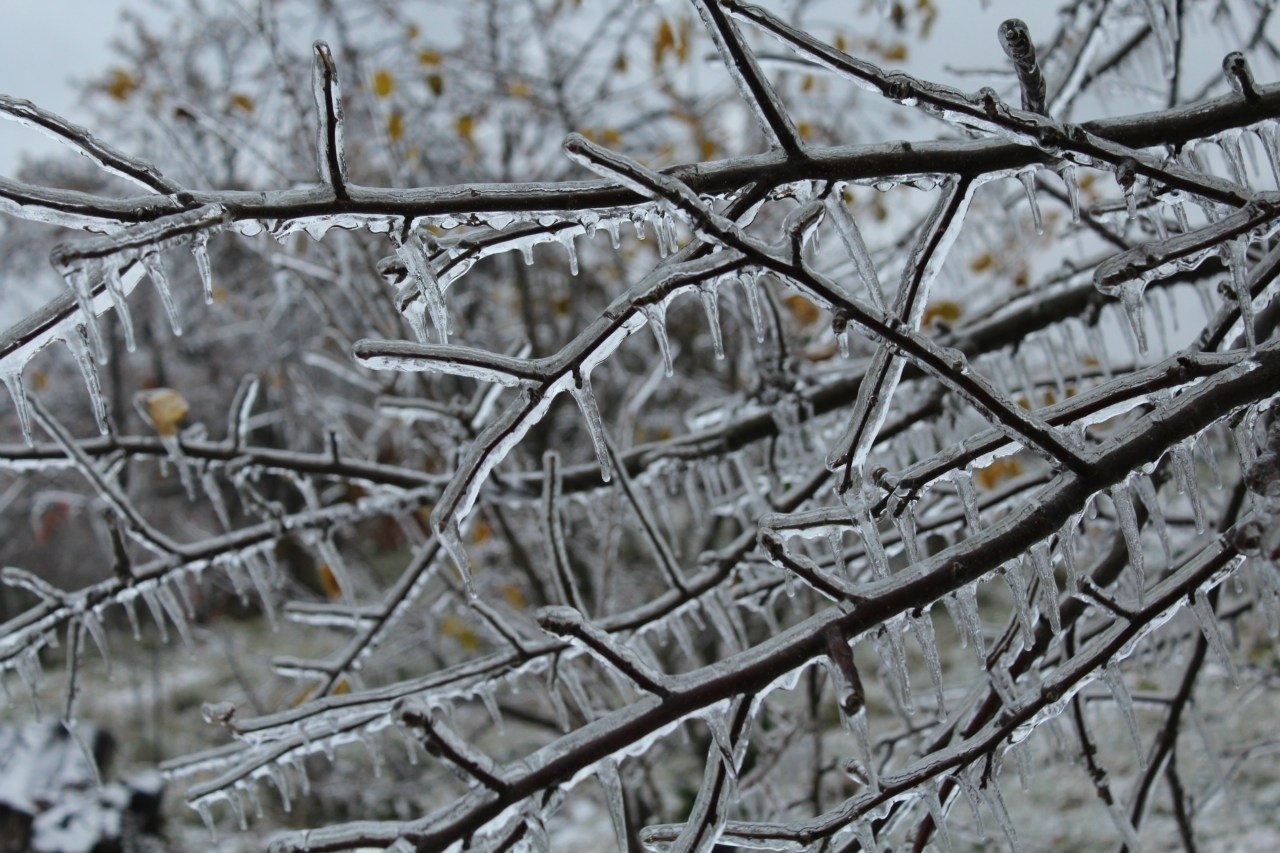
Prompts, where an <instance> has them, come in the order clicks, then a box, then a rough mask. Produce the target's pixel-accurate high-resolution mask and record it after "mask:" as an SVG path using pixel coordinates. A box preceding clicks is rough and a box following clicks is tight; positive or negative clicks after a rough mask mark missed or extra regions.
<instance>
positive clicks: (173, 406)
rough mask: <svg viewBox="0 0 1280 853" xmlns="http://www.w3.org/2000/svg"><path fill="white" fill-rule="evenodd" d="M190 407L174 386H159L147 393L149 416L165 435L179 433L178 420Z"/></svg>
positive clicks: (157, 429) (157, 428) (159, 431)
mask: <svg viewBox="0 0 1280 853" xmlns="http://www.w3.org/2000/svg"><path fill="white" fill-rule="evenodd" d="M188 408H189V406H188V405H187V400H186V398H185V397H183V396H182V395H181V394H179V393H178V392H177V391H174V390H173V389H172V388H157V389H156V390H154V391H152V392H151V393H149V394H148V395H147V417H149V418H151V423H152V424H153V425H154V426H155V428H156V432H158V433H160V435H163V436H170V435H176V434H177V432H178V422H179V421H181V420H182V419H183V417H184V416H185V415H186V414H187V410H188Z"/></svg>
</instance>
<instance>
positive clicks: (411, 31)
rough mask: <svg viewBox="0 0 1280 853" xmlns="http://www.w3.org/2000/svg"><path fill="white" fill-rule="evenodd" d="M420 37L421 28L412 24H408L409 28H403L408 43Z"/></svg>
mask: <svg viewBox="0 0 1280 853" xmlns="http://www.w3.org/2000/svg"><path fill="white" fill-rule="evenodd" d="M420 35H422V27H420V26H418V25H417V24H416V23H414V22H410V23H409V26H407V27H405V28H404V37H405V38H407V39H408V40H409V41H413V40H414V39H416V38H417V37H418V36H420Z"/></svg>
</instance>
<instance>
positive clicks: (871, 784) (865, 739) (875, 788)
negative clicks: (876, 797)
mask: <svg viewBox="0 0 1280 853" xmlns="http://www.w3.org/2000/svg"><path fill="white" fill-rule="evenodd" d="M845 723H846V724H847V725H848V727H849V731H850V733H851V734H852V735H853V742H854V746H855V748H856V749H857V750H858V761H859V762H860V763H861V764H862V770H863V772H864V773H866V774H867V788H868V789H869V790H870V791H872V792H873V793H879V791H880V774H879V773H878V772H877V771H876V763H875V756H874V755H873V754H872V752H871V732H870V730H869V729H868V728H867V709H866V708H865V707H863V708H859V709H858V712H857V713H856V714H851V715H846V716H845Z"/></svg>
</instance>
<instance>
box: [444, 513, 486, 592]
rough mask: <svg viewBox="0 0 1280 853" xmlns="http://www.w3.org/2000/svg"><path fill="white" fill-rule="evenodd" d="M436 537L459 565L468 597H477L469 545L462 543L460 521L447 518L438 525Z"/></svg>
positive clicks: (456, 564) (459, 572)
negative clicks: (468, 552) (472, 575)
mask: <svg viewBox="0 0 1280 853" xmlns="http://www.w3.org/2000/svg"><path fill="white" fill-rule="evenodd" d="M436 537H437V538H438V539H439V540H440V544H441V545H442V546H443V547H444V549H445V550H446V551H448V552H449V556H450V557H452V558H453V564H454V565H455V566H457V567H458V574H459V575H461V576H462V586H463V589H465V590H466V592H467V597H469V598H475V597H476V588H475V584H474V583H473V581H472V579H471V557H470V556H469V555H468V554H467V546H466V545H464V544H463V543H462V533H461V531H460V530H459V529H458V522H457V521H456V520H454V519H446V520H445V521H444V522H443V523H442V524H439V525H437V526H436Z"/></svg>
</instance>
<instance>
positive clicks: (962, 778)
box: [954, 764, 987, 838]
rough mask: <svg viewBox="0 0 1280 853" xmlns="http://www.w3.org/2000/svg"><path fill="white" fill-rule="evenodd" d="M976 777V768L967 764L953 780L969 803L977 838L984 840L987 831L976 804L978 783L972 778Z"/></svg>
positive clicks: (977, 803) (980, 811)
mask: <svg viewBox="0 0 1280 853" xmlns="http://www.w3.org/2000/svg"><path fill="white" fill-rule="evenodd" d="M976 775H978V769H977V766H976V765H974V764H968V765H965V767H964V768H963V769H961V771H960V772H959V773H957V774H956V775H955V777H954V778H955V780H956V783H957V784H958V785H959V786H960V790H961V791H963V792H964V798H965V800H967V801H968V803H969V811H970V812H971V813H972V814H973V825H974V827H975V828H976V829H977V830H978V835H979V837H981V838H986V837H987V831H986V829H985V828H984V827H983V825H982V810H981V809H980V808H979V802H978V783H977V781H976V780H975V779H974V778H973V777H974V776H976Z"/></svg>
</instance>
